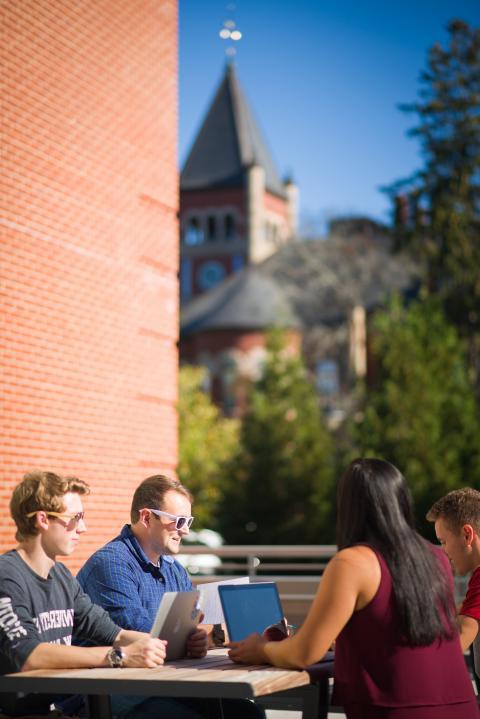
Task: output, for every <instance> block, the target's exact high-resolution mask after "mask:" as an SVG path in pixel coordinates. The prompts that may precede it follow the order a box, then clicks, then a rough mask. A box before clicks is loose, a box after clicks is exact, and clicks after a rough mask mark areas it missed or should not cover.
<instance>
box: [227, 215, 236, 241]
mask: <svg viewBox="0 0 480 719" xmlns="http://www.w3.org/2000/svg"><path fill="white" fill-rule="evenodd" d="M235 233H236V230H235V218H234V216H233V215H232V214H228V215H225V218H224V235H225V239H226V240H233V239H235Z"/></svg>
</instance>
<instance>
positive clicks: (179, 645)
mask: <svg viewBox="0 0 480 719" xmlns="http://www.w3.org/2000/svg"><path fill="white" fill-rule="evenodd" d="M199 597H200V592H198V591H194V592H165V594H164V595H163V597H162V599H161V602H160V605H159V607H158V610H157V616H156V617H155V621H154V623H153V626H152V629H151V631H150V636H152V637H159V638H160V639H166V640H167V642H168V644H167V657H166V658H167V661H168V660H170V659H183V658H184V657H185V654H186V646H187V639H188V637H189V636H190V634H191V633H192V632H193V631H194V630H195V629H196V627H197V624H198V622H199V619H200V607H199V602H198V600H199Z"/></svg>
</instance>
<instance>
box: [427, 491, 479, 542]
mask: <svg viewBox="0 0 480 719" xmlns="http://www.w3.org/2000/svg"><path fill="white" fill-rule="evenodd" d="M427 519H428V521H429V522H435V521H436V520H437V519H443V520H444V521H445V523H446V524H447V525H448V526H449V528H450V529H451V530H452V531H453V532H460V530H461V528H462V527H463V526H464V525H465V524H471V525H472V527H473V529H474V530H475V532H476V533H477V534H480V492H479V491H478V490H477V489H472V488H471V487H464V488H463V489H454V490H453V491H452V492H449V493H448V494H446V495H445V496H444V497H441V498H440V499H438V500H437V501H436V502H435V504H433V505H432V507H431V508H430V509H429V510H428V512H427Z"/></svg>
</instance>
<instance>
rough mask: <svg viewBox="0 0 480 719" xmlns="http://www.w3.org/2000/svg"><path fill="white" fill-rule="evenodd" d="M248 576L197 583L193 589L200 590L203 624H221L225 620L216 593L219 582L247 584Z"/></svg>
mask: <svg viewBox="0 0 480 719" xmlns="http://www.w3.org/2000/svg"><path fill="white" fill-rule="evenodd" d="M249 582H250V579H249V578H248V577H235V578H234V579H225V580H224V581H223V582H205V583H204V584H197V586H196V587H195V589H198V590H199V591H200V607H201V609H202V612H203V613H204V614H205V617H204V619H203V620H202V623H203V624H222V623H223V622H225V619H224V617H223V612H222V605H221V603H220V596H219V594H218V586H219V585H220V584H248V583H249Z"/></svg>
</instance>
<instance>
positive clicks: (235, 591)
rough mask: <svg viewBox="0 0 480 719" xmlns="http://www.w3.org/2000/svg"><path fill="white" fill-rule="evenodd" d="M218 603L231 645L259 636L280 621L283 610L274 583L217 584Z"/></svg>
mask: <svg viewBox="0 0 480 719" xmlns="http://www.w3.org/2000/svg"><path fill="white" fill-rule="evenodd" d="M218 593H219V595H220V601H221V604H222V609H223V616H224V617H225V624H226V625H227V631H228V636H229V638H230V641H233V642H238V641H240V640H241V639H245V637H248V635H249V634H252V632H258V633H259V634H262V632H263V631H264V630H265V629H266V628H267V627H269V626H270V625H272V624H277V623H279V622H282V621H283V609H282V605H281V603H280V597H279V594H278V589H277V585H276V584H275V582H256V583H253V584H252V583H250V584H220V585H219V587H218Z"/></svg>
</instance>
